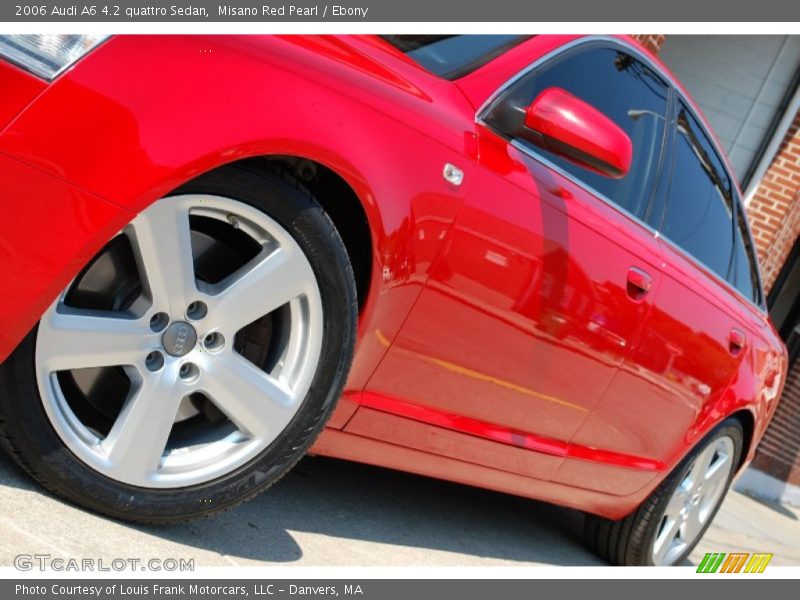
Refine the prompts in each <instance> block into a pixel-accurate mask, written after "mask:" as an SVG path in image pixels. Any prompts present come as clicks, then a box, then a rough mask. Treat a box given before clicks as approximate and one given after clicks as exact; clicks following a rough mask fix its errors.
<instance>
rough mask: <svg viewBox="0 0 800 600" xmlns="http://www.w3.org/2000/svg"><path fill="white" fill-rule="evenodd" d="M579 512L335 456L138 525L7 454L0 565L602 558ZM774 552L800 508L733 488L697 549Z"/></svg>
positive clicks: (781, 555)
mask: <svg viewBox="0 0 800 600" xmlns="http://www.w3.org/2000/svg"><path fill="white" fill-rule="evenodd" d="M582 525H583V515H582V514H581V513H579V512H577V511H574V510H569V509H565V508H560V507H557V506H552V505H549V504H544V503H540V502H533V501H530V500H526V499H522V498H516V497H512V496H507V495H504V494H499V493H494V492H489V491H486V490H480V489H475V488H470V487H467V486H461V485H456V484H452V483H447V482H443V481H437V480H433V479H428V478H424V477H418V476H414V475H408V474H404V473H399V472H395V471H389V470H385V469H379V468H375V467H369V466H364V465H358V464H354V463H348V462H344V461H336V460H332V459H325V458H308V459H305V460H303V461H302V462H301V463H300V464H299V465H298V466H297V467H296V468H295V469H294V470H293V471H292V472H291V473H289V475H287V476H286V477H285V478H284V479H283V480H282V481H281V482H279V483H278V484H277V485H276V486H274V487H273V488H272V489H271V490H269V491H268V492H267V493H266V494H263V495H262V496H260V497H259V498H257V499H256V500H254V501H252V502H250V503H248V504H246V505H244V506H242V507H239V508H237V509H234V510H232V511H230V512H227V513H224V514H222V515H219V516H217V517H214V518H212V519H209V520H205V521H201V522H195V523H189V524H183V525H175V526H161V527H140V526H132V525H128V524H124V523H120V522H117V521H113V520H110V519H106V518H103V517H99V516H97V515H94V514H91V513H88V512H86V511H83V510H81V509H79V508H76V507H74V506H71V505H69V504H67V503H65V502H63V501H61V500H59V499H57V498H55V497H53V496H52V495H51V494H49V493H48V492H46V491H44V490H43V489H42V488H40V487H39V486H38V485H36V484H35V483H34V482H33V481H32V480H30V479H29V478H28V477H27V476H26V475H25V474H23V473H22V472H21V471H20V470H19V469H18V468H17V467H16V466H15V465H14V464H13V463H12V462H11V461H10V460H9V459H8V458H7V457H6V456H5V455H4V454H2V453H0V566H11V565H13V561H14V557H15V556H16V555H18V554H23V553H24V554H42V553H43V554H50V555H52V556H58V557H62V558H93V559H103V560H104V561H110V560H112V559H114V558H140V559H145V560H147V559H150V558H158V559H162V560H163V559H165V558H176V559H179V558H183V559H189V558H193V559H195V564H196V566H251V565H272V566H275V565H280V566H291V565H302V566H323V565H326V566H327V565H333V566H347V565H358V566H370V565H383V566H438V565H442V566H445V565H447V566H470V565H485V566H496V565H601V564H603V563H602V562H601V561H600V560H599V559H598V558H596V557H595V556H594V555H593V554H591V553H590V552H588V551H587V550H586V549H585V548H584V547H583V545H582V543H581V530H582ZM734 551H736V552H772V553H774V555H775V556H774V558H773V561H772V563H771V564H773V565H800V511H798V510H797V509H792V508H788V507H785V506H782V505H770V504H763V503H760V502H757V501H755V500H753V499H751V498H748V497H747V496H744V495H742V494H740V493H738V492H731V493H730V494H729V496H728V498H727V499H726V501H725V503H724V505H723V507H722V509H721V510H720V513H719V514H718V515H717V518H716V520H715V522H714V524H713V525H712V527H711V528H710V529H709V531H708V532H707V534H706V536H705V537H704V539H703V540H702V542H701V543H700V545H699V546H698V548H697V549H696V550H695V552H694V553H693V554H692V556H691V557H690V561H689V564H697V563H698V562H699V560H700V559H701V558H702V556H703V555H704V553H705V552H734Z"/></svg>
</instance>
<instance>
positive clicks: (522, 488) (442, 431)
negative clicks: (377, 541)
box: [0, 35, 786, 565]
mask: <svg viewBox="0 0 800 600" xmlns="http://www.w3.org/2000/svg"><path fill="white" fill-rule="evenodd" d="M0 55H2V56H3V58H4V60H3V61H2V62H0V89H2V90H3V93H2V94H0V131H2V133H0V190H2V194H0V209H1V210H2V218H0V281H3V282H4V286H3V293H2V294H0V360H2V361H3V363H2V367H0V386H2V392H0V442H2V445H3V446H4V447H5V449H6V450H7V451H8V452H9V454H10V455H11V456H12V457H13V458H14V459H15V460H16V462H18V463H19V465H20V466H21V467H22V468H23V469H25V470H26V471H27V472H28V473H30V475H31V476H32V477H33V478H35V479H36V480H37V481H39V482H40V483H41V484H42V485H44V486H45V487H47V488H48V489H49V490H51V491H53V492H55V493H57V494H59V495H60V496H63V497H64V498H66V499H68V500H70V501H72V502H75V503H77V504H80V505H82V506H84V507H86V508H88V509H90V510H93V511H97V512H99V513H103V514H106V515H110V516H112V517H115V518H119V519H127V520H130V521H136V522H142V523H160V522H168V521H179V520H186V519H191V518H195V517H201V516H206V515H209V514H211V513H214V512H216V511H219V510H223V509H226V508H230V507H232V506H235V505H236V504H238V503H240V502H242V501H244V500H247V499H248V498H251V497H253V496H254V495H256V494H258V493H259V492H261V491H263V490H264V489H266V488H267V487H269V486H270V485H271V484H273V483H274V482H276V481H277V480H278V479H279V478H280V477H281V476H282V475H284V474H285V473H286V472H287V471H288V470H289V469H290V468H291V467H292V466H293V465H294V464H295V463H296V462H297V461H298V460H299V459H300V458H301V457H302V456H303V455H305V454H306V453H311V454H317V455H326V456H334V457H339V458H345V459H349V460H355V461H360V462H363V463H369V464H373V465H380V466H383V467H389V468H394V469H401V470H404V471H409V472H412V473H418V474H422V475H427V476H432V477H439V478H442V479H447V480H451V481H455V482H460V483H466V484H471V485H477V486H481V487H485V488H489V489H492V490H498V491H502V492H507V493H510V494H517V495H520V496H526V497H530V498H538V499H542V500H545V501H548V502H553V503H557V504H562V505H565V506H570V507H574V508H577V509H580V510H582V511H585V512H586V513H587V518H586V526H585V527H586V537H587V541H588V543H589V544H590V545H591V546H592V547H593V548H594V549H595V550H596V551H597V552H598V553H599V554H600V555H602V556H603V557H605V558H606V559H607V560H609V561H610V562H612V563H617V564H632V565H639V564H656V565H669V564H675V563H678V562H681V561H682V560H683V559H684V558H685V557H686V556H687V555H688V553H689V552H690V551H691V550H692V548H693V547H694V545H695V544H696V543H697V542H698V540H699V539H700V537H701V536H702V535H703V533H704V531H705V529H706V528H707V527H708V526H709V524H710V522H711V520H712V519H713V517H714V515H715V513H716V511H717V509H718V508H719V505H720V503H721V502H722V499H723V498H724V496H725V493H726V491H727V490H728V488H729V486H730V484H731V481H732V479H733V477H734V476H735V474H736V473H737V472H739V471H741V470H742V469H743V468H744V467H745V465H747V464H748V462H749V461H750V459H751V458H752V456H753V453H754V450H755V447H756V445H757V443H758V441H759V440H760V438H761V436H762V434H763V433H764V429H765V428H766V426H767V423H768V422H769V419H770V417H771V416H772V414H773V412H774V410H775V406H776V404H777V399H778V397H779V395H780V392H781V388H782V385H783V381H784V378H785V372H786V353H785V350H784V347H783V345H782V343H781V341H780V339H779V337H778V336H777V334H776V332H775V330H774V328H773V327H772V325H771V324H770V321H769V318H768V316H767V313H766V311H765V304H764V298H763V292H762V288H761V284H760V281H759V272H758V266H757V264H756V260H755V256H754V252H753V242H752V239H751V235H750V232H749V230H748V225H747V220H746V217H745V213H744V209H743V205H742V201H741V197H740V192H739V190H738V189H737V186H736V183H735V181H734V178H733V176H732V174H731V170H730V168H729V166H728V165H727V164H726V161H725V159H724V157H723V154H722V152H721V151H720V148H719V145H718V144H717V142H716V141H715V139H714V137H713V136H712V135H711V133H710V132H709V129H708V126H707V124H706V123H705V121H704V120H703V117H702V116H701V115H700V114H699V111H698V110H697V107H696V106H695V105H694V104H693V103H692V101H691V100H690V99H689V98H688V96H687V95H686V93H685V91H684V90H683V89H682V88H681V87H680V85H679V84H678V83H677V82H676V81H675V80H674V78H673V77H672V76H671V75H670V74H669V72H668V71H667V70H666V69H665V68H664V67H663V65H661V64H660V63H659V62H658V60H657V59H656V58H654V57H653V56H651V55H650V54H649V53H648V52H647V51H646V50H644V49H643V48H641V47H640V46H638V45H637V43H636V42H635V41H633V40H631V39H628V38H625V37H597V36H590V37H576V36H533V37H531V36H513V35H485V36H432V35H421V36H404V35H398V36H384V37H302V36H289V37H270V36H267V37H248V36H244V37H238V36H237V37H231V36H208V37H203V36H175V37H171V36H153V37H150V36H141V37H140V36H121V37H113V38H110V39H106V38H104V37H98V36H86V35H60V36H51V35H19V36H2V37H0Z"/></svg>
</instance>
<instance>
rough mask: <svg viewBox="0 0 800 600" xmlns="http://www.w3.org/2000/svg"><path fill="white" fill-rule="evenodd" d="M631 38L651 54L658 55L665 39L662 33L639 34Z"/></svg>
mask: <svg viewBox="0 0 800 600" xmlns="http://www.w3.org/2000/svg"><path fill="white" fill-rule="evenodd" d="M633 37H634V38H636V39H637V40H638V41H639V43H640V44H642V45H643V46H644V47H645V48H647V49H648V50H650V52H652V53H653V54H658V51H659V50H660V49H661V46H662V44H663V43H664V40H666V39H667V36H666V35H664V34H663V33H640V34H636V35H634V36H633Z"/></svg>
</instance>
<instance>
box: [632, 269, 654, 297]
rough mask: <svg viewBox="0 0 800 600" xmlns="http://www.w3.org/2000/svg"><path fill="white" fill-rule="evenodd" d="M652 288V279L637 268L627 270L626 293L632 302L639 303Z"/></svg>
mask: <svg viewBox="0 0 800 600" xmlns="http://www.w3.org/2000/svg"><path fill="white" fill-rule="evenodd" d="M651 287H653V278H652V277H650V275H649V274H648V273H647V272H646V271H643V270H642V269H640V268H638V267H631V268H630V269H628V285H627V287H626V291H627V293H628V296H629V297H630V299H631V300H633V301H634V302H641V301H642V300H644V298H645V296H647V294H648V292H649V291H650V288H651Z"/></svg>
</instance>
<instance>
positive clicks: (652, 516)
mask: <svg viewBox="0 0 800 600" xmlns="http://www.w3.org/2000/svg"><path fill="white" fill-rule="evenodd" d="M743 440H744V433H743V430H742V425H741V423H740V422H739V420H738V419H736V418H735V417H731V418H729V419H727V420H726V421H724V422H722V423H721V424H720V425H718V426H717V427H716V428H715V429H714V430H713V431H712V432H711V433H709V434H708V435H707V436H706V437H705V438H704V439H703V440H702V441H701V442H700V443H699V444H698V445H697V446H696V447H695V448H694V449H693V450H692V452H690V453H689V455H687V456H686V457H685V458H684V459H683V461H681V463H680V464H679V465H678V466H677V467H676V468H675V469H674V470H673V472H672V473H671V474H670V475H669V476H668V477H667V478H666V479H665V480H664V481H663V482H662V483H661V485H659V486H658V488H656V490H655V491H654V492H653V493H652V494H651V495H650V496H649V497H648V498H647V499H646V500H645V501H644V502H643V503H642V504H641V506H639V508H637V509H636V510H635V511H633V512H632V513H631V514H630V515H628V516H627V517H625V518H624V519H621V520H618V521H612V520H609V519H605V518H603V517H599V516H597V515H587V516H586V521H585V524H584V539H585V542H586V544H587V546H588V547H589V549H591V550H592V551H593V552H595V553H596V554H597V555H599V556H600V557H601V558H603V559H605V560H607V561H608V562H609V563H611V564H613V565H624V566H653V565H659V566H668V565H679V564H681V563H682V562H683V561H684V560H685V559H686V558H687V557H688V556H689V554H691V552H692V550H693V549H694V547H695V546H696V545H697V543H698V542H699V541H700V540H701V539H702V537H703V535H704V534H705V532H706V530H707V529H708V527H709V526H710V525H711V522H712V521H713V520H714V516H715V515H716V513H717V511H718V510H719V507H720V505H721V504H722V501H723V500H724V498H725V496H726V494H727V491H728V488H729V487H730V484H731V481H732V479H733V476H734V474H735V472H736V468H737V467H738V465H739V461H740V458H741V453H742V447H743ZM705 452H707V453H709V454H711V453H714V456H713V457H712V458H711V459H710V460H711V463H710V465H709V467H708V472H710V471H711V467H713V466H714V465H716V464H719V463H718V462H717V461H718V460H720V458H717V457H722V456H723V455H726V456H727V459H726V460H727V461H729V464H730V468H729V470H728V472H727V476H724V477H720V478H719V481H718V483H717V485H718V486H719V488H718V489H717V488H714V487H712V486H713V485H714V484H709V485H708V486H707V492H706V493H707V494H714V493H715V492H716V491H719V494H718V497H716V499H714V498H709V499H708V500H709V502H710V501H711V500H714V501H713V505H711V504H709V505H708V506H707V507H705V508H704V509H703V511H704V513H703V512H700V511H699V509H698V514H700V515H701V517H700V518H698V520H697V521H695V520H694V519H691V515H692V513H693V512H694V510H695V509H693V508H692V507H693V506H694V503H692V499H693V497H694V496H695V495H700V494H701V492H702V489H700V490H699V491H697V492H694V493H693V492H687V490H689V489H690V488H691V487H692V485H693V483H694V481H695V480H698V479H696V478H693V476H692V471H693V468H694V467H695V466H696V465H698V464H700V461H701V459H702V458H703V457H704V453H705ZM705 456H707V455H705ZM704 477H705V473H704ZM704 477H703V478H701V479H699V481H701V482H702V481H703V480H704ZM701 485H702V483H701ZM679 488H680V489H679ZM671 501H674V502H675V504H671ZM702 502H703V500H701V501H700V502H699V504H697V506H698V507H700V506H702ZM687 503H688V504H687ZM676 505H677V506H683V507H684V508H683V509H682V510H683V511H684V512H682V513H681V512H679V513H678V515H679V516H678V517H677V518H673V517H672V516H670V515H668V514H667V513H668V512H669V513H670V514H675V510H674V508H673V507H674V506H676ZM687 506H689V508H686V507H687ZM684 515H686V516H684ZM686 517H689V518H690V520H687V523H689V522H692V523H698V522H699V523H700V526H695V527H693V528H691V535H690V536H687V539H686V540H682V539H681V538H680V536H681V535H682V532H683V531H685V529H684V526H683V525H681V524H680V523H681V519H684V518H686ZM673 523H675V524H676V529H677V532H678V533H677V534H676V535H675V538H674V540H673V541H672V544H671V545H670V546H666V545H665V544H660V545H658V546H657V541H659V539H664V540H666V539H667V538H668V536H669V531H671V529H669V527H670V526H671V525H672V524H673ZM661 536H663V537H661ZM688 538H691V539H688ZM662 548H663V549H664V550H663V552H662V553H660V554H659V553H658V552H657V550H660V549H662ZM670 549H671V551H670ZM657 559H659V560H657Z"/></svg>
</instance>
